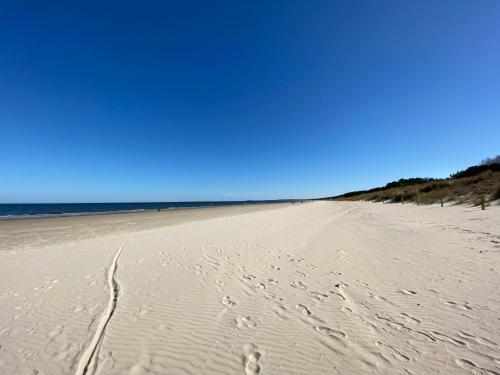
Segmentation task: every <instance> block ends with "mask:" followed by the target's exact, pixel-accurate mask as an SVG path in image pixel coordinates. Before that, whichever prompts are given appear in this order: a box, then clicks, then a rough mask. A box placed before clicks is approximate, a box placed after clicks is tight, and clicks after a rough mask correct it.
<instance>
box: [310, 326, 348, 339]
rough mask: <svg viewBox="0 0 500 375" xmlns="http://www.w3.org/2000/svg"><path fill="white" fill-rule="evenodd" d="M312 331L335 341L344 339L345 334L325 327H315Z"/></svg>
mask: <svg viewBox="0 0 500 375" xmlns="http://www.w3.org/2000/svg"><path fill="white" fill-rule="evenodd" d="M314 329H315V330H316V331H318V332H319V333H321V334H322V335H325V336H329V337H331V338H333V339H335V340H343V339H345V337H346V334H345V333H344V332H342V331H337V330H335V329H331V328H329V327H325V326H315V327H314Z"/></svg>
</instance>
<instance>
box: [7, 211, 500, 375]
mask: <svg viewBox="0 0 500 375" xmlns="http://www.w3.org/2000/svg"><path fill="white" fill-rule="evenodd" d="M499 317H500V207H498V206H495V207H488V208H487V210H485V211H481V210H480V209H478V208H477V207H465V206H453V207H452V206H450V207H444V208H441V207H439V206H437V205H432V206H416V205H413V204H407V205H396V204H385V205H384V204H373V203H364V202H327V201H322V202H313V203H304V204H297V205H291V204H277V205H262V206H238V207H222V208H210V209H192V210H178V211H172V212H159V213H156V212H150V213H137V214H121V215H100V216H87V217H76V218H75V217H69V218H50V219H37V220H4V221H2V222H0V373H1V374H39V375H41V374H49V375H57V374H76V375H81V374H131V375H138V374H247V375H250V374H259V373H260V374H490V375H492V374H500V318H499Z"/></svg>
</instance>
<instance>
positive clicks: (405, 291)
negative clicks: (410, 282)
mask: <svg viewBox="0 0 500 375" xmlns="http://www.w3.org/2000/svg"><path fill="white" fill-rule="evenodd" d="M396 292H398V293H401V294H406V295H407V296H414V295H415V294H417V292H415V291H413V290H406V289H396Z"/></svg>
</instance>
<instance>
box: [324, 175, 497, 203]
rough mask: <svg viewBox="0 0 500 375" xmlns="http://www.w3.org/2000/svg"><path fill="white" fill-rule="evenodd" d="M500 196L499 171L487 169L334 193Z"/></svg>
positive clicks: (398, 197)
mask: <svg viewBox="0 0 500 375" xmlns="http://www.w3.org/2000/svg"><path fill="white" fill-rule="evenodd" d="M481 197H484V201H485V204H486V205H488V204H489V203H490V202H492V201H495V200H498V199H500V172H497V171H492V170H487V171H484V172H481V173H479V174H477V175H475V176H470V177H462V178H448V179H440V180H437V179H433V180H430V179H429V180H428V181H426V182H423V183H420V184H415V185H411V186H401V187H395V188H387V189H380V190H377V191H369V192H360V193H359V194H354V195H350V196H345V195H344V196H339V197H333V199H336V200H368V201H375V202H391V203H405V202H408V203H410V202H413V203H416V204H433V203H440V202H453V203H457V204H473V205H481Z"/></svg>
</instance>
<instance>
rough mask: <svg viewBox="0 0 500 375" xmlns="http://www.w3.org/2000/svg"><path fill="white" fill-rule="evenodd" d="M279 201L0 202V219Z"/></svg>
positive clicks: (277, 201) (274, 201) (273, 201)
mask: <svg viewBox="0 0 500 375" xmlns="http://www.w3.org/2000/svg"><path fill="white" fill-rule="evenodd" d="M279 202H288V200H268V201H225V202H221V201H214V202H211V201H207V202H143V203H140V202H138V203H36V204H32V203H7V204H0V219H19V218H38V217H47V216H77V215H92V214H104V213H116V212H134V211H157V210H158V209H161V210H167V209H180V208H194V207H210V206H231V205H241V204H262V203H279Z"/></svg>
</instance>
